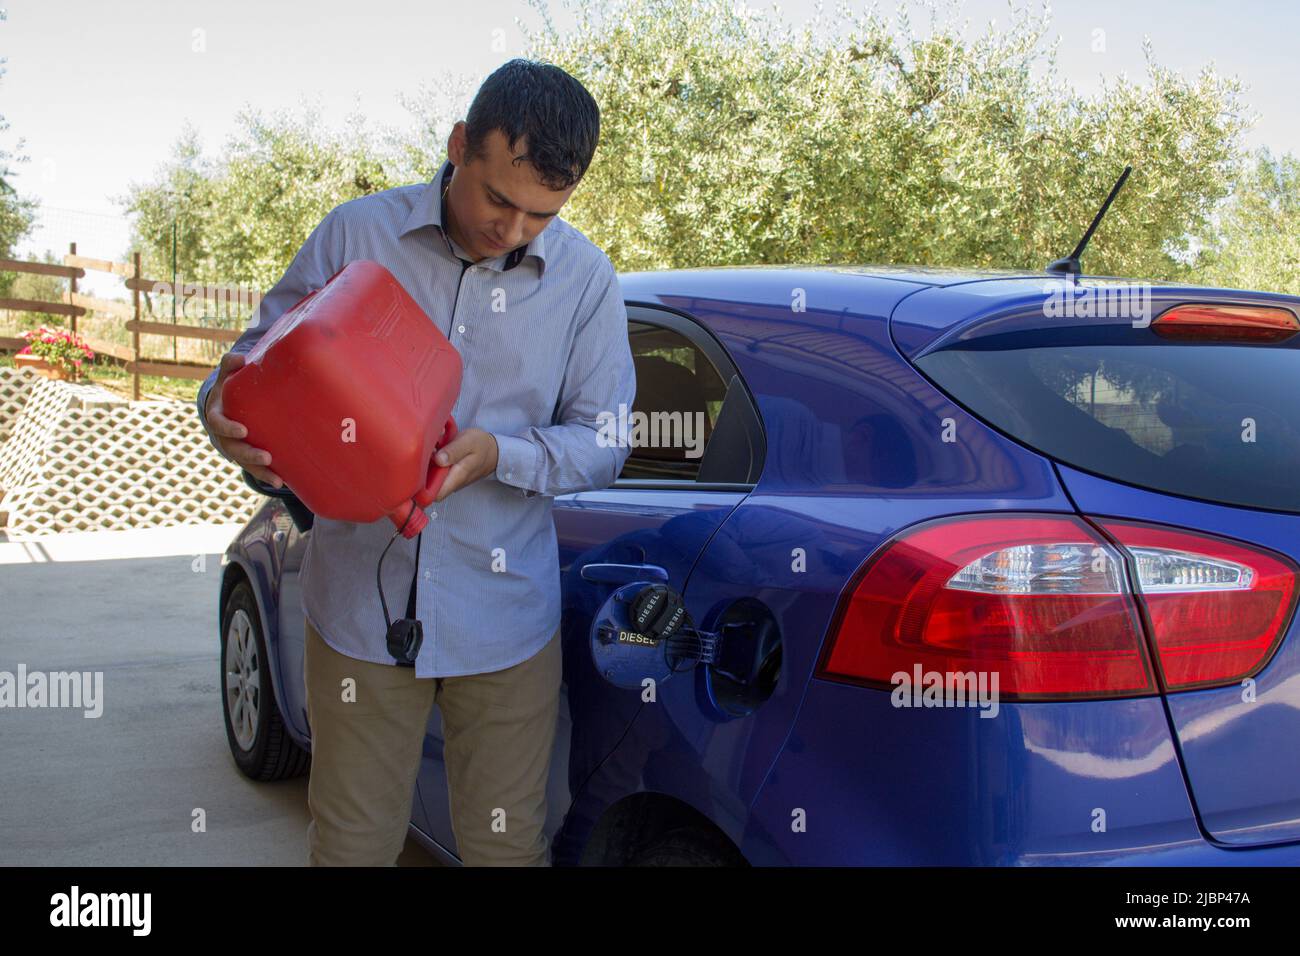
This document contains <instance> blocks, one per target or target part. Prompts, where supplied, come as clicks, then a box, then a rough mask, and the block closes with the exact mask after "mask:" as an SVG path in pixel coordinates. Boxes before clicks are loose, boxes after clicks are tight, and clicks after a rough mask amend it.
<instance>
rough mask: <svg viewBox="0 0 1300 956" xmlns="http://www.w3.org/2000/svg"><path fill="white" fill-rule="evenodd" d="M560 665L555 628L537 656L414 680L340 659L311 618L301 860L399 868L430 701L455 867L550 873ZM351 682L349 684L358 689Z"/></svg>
mask: <svg viewBox="0 0 1300 956" xmlns="http://www.w3.org/2000/svg"><path fill="white" fill-rule="evenodd" d="M560 666H561V659H560V634H559V631H558V629H557V631H556V633H555V634H554V635H552V637H551V640H550V642H549V643H548V644H547V645H546V646H545V647H544V648H543V649H542V650H540V651H538V652H537V653H536V654H535V655H533V656H532V657H531V658H529V659H528V660H526V661H522V662H520V663H519V664H516V665H514V666H513V667H507V668H505V669H504V670H499V671H493V672H490V673H487V674H467V675H465V676H462V677H445V678H443V677H435V678H430V677H425V678H417V677H416V676H415V669H414V668H412V667H396V666H394V665H391V664H375V663H371V662H369V661H359V660H356V659H355V658H352V657H348V656H347V655H345V654H340V653H339V652H338V651H336V650H334V648H332V647H330V646H329V645H328V644H327V643H325V640H324V638H322V637H321V636H320V634H319V633H317V631H316V629H315V628H314V627H312V625H311V622H310V621H307V624H306V649H305V651H304V661H303V677H304V680H305V682H306V685H307V719H308V721H309V722H310V724H311V738H312V739H311V743H312V762H311V778H310V781H309V782H308V785H307V805H308V807H309V809H310V810H311V823H310V824H308V826H307V844H308V864H309V865H311V866H393V865H395V862H396V860H397V856H398V854H399V853H401V851H402V846H403V844H404V843H405V841H406V833H407V824H408V822H409V821H410V817H411V803H412V799H413V797H414V791H415V780H416V776H417V774H418V773H419V769H420V757H421V753H422V750H423V743H424V734H425V729H426V727H427V725H428V722H429V714H430V712H431V708H432V707H433V705H435V704H436V705H437V707H438V710H439V712H440V713H441V715H442V728H443V739H444V748H443V756H444V759H445V760H446V767H447V785H448V791H449V794H448V795H449V798H450V809H451V826H452V832H453V834H454V835H455V837H456V848H457V850H458V853H459V855H460V858H461V860H462V861H463V862H464V863H465V864H466V865H467V866H549V865H550V861H549V857H548V854H549V849H550V847H549V845H548V840H547V838H546V835H545V833H544V832H543V828H544V826H545V823H546V780H547V776H548V773H549V768H550V763H551V751H552V748H553V746H554V743H555V727H556V720H557V717H558V708H559V696H560V677H561V671H560ZM347 678H351V679H352V680H353V681H355V692H352V691H351V690H349V689H348V687H349V686H351V685H345V683H344V681H345V680H346V679H347ZM353 698H355V699H353Z"/></svg>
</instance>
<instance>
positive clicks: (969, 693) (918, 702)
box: [889, 664, 998, 717]
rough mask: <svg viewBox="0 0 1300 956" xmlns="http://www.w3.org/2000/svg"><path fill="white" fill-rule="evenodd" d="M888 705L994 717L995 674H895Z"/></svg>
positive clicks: (918, 671)
mask: <svg viewBox="0 0 1300 956" xmlns="http://www.w3.org/2000/svg"><path fill="white" fill-rule="evenodd" d="M889 682H890V683H891V684H894V685H895V686H894V690H893V691H892V692H891V693H890V695H889V697H890V703H892V704H893V705H894V706H895V707H978V708H979V709H980V716H981V717H996V716H997V715H998V672H997V671H924V672H922V670H921V665H920V664H916V665H914V666H913V667H912V673H910V674H909V673H907V671H895V672H894V674H893V675H892V676H891V677H890V678H889Z"/></svg>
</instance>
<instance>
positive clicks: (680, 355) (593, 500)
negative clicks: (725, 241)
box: [419, 303, 763, 863]
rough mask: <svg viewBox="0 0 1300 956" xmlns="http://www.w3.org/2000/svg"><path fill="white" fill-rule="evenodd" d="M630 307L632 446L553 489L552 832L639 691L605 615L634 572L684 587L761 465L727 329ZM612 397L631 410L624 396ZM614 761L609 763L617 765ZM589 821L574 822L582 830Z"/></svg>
mask: <svg viewBox="0 0 1300 956" xmlns="http://www.w3.org/2000/svg"><path fill="white" fill-rule="evenodd" d="M628 319H629V326H628V339H629V343H630V345H631V350H632V357H633V362H634V364H635V369H636V376H637V389H636V398H635V400H634V402H633V407H632V409H630V410H623V411H624V414H623V415H622V416H621V417H623V418H624V419H625V420H626V422H627V426H626V432H625V436H624V437H625V438H626V440H628V441H629V442H630V443H631V444H632V445H633V447H632V450H631V453H630V455H629V456H628V459H627V461H626V463H625V464H624V467H623V470H622V472H621V473H620V475H619V477H618V478H617V479H616V480H615V482H614V484H613V485H611V486H610V487H608V488H604V489H601V490H598V491H585V492H579V493H576V494H570V495H562V496H558V497H556V498H555V499H554V501H553V508H552V514H553V517H554V520H555V526H556V533H557V540H558V545H559V563H560V574H561V590H562V607H563V617H562V626H561V633H562V641H563V647H564V678H563V686H562V688H561V700H560V713H559V721H558V726H557V732H556V744H555V750H554V752H553V754H552V763H551V777H550V782H549V785H548V793H547V797H548V801H547V811H548V813H547V832H548V834H549V835H551V836H552V837H553V838H554V836H555V835H556V833H557V831H558V829H559V827H560V825H561V823H562V822H563V821H564V818H565V814H566V811H567V810H568V808H569V805H570V801H571V799H572V794H573V793H574V792H577V791H579V790H580V789H581V784H582V782H583V781H584V780H586V779H587V778H588V776H589V775H590V773H591V770H592V769H593V768H594V767H595V766H597V765H598V764H599V763H600V762H601V760H602V759H603V758H604V757H605V756H606V755H607V754H609V753H610V751H611V750H612V749H613V747H614V745H615V744H616V743H617V737H618V733H619V731H620V730H621V728H622V727H623V726H625V725H626V724H627V722H628V721H629V720H630V719H631V717H632V716H633V711H634V710H635V702H636V701H637V699H638V698H637V697H636V695H635V694H629V693H628V692H627V691H625V690H620V689H619V688H616V687H613V686H612V685H610V684H608V683H606V682H605V680H603V679H602V678H601V676H600V675H599V673H598V672H597V671H596V669H595V665H594V662H593V658H592V653H591V631H592V623H593V619H594V618H595V617H596V615H597V613H598V612H599V611H600V609H601V607H602V605H604V604H605V603H606V602H607V601H608V600H609V599H610V595H611V593H612V591H613V590H614V589H615V588H616V587H618V586H619V585H622V584H629V583H635V582H641V581H644V582H647V583H648V582H653V581H663V582H665V583H667V584H668V585H669V586H670V587H673V588H676V589H677V590H678V591H681V590H683V589H684V588H685V585H686V580H687V578H688V576H689V575H690V572H691V569H692V567H693V566H694V564H695V562H696V560H697V559H698V557H699V555H700V553H701V552H702V551H703V549H704V546H705V545H706V544H707V542H708V540H709V538H710V537H711V536H712V535H713V533H714V532H715V531H716V530H717V529H718V527H719V526H720V525H721V524H722V522H723V521H724V520H725V519H726V517H727V515H728V514H730V513H731V511H732V510H733V509H734V508H735V507H736V505H737V504H739V503H740V501H741V500H743V498H744V497H745V495H746V494H748V492H749V491H750V490H751V489H752V487H753V482H754V481H755V480H756V479H757V476H758V473H759V471H760V469H761V467H762V455H763V436H762V428H761V425H760V424H759V419H758V415H757V413H756V411H755V410H754V405H753V401H752V398H751V396H750V395H749V393H748V390H747V389H746V388H745V386H744V384H743V382H742V381H741V379H740V377H739V375H738V374H737V371H736V369H735V367H734V365H733V364H732V362H731V360H730V358H729V357H728V356H727V354H726V353H725V351H724V350H723V349H722V347H721V346H720V345H719V344H718V342H717V341H716V339H714V338H713V336H712V335H711V334H710V333H709V332H708V331H707V330H706V329H705V328H704V327H703V326H702V325H700V324H699V323H697V322H696V321H695V320H694V319H692V318H690V317H689V316H686V315H684V314H681V313H677V312H673V311H669V310H667V309H663V308H660V307H651V306H644V305H638V304H634V303H629V304H628ZM610 411H611V413H613V414H614V415H616V416H619V415H620V410H619V409H611V410H610ZM638 422H639V423H640V430H639V431H638V427H639V426H638ZM434 710H435V712H434V714H433V715H432V716H431V718H430V722H429V728H428V734H427V736H426V739H425V747H424V759H423V761H422V765H421V771H420V783H419V792H420V797H421V800H422V801H423V804H424V809H425V811H426V819H427V820H428V821H429V826H430V828H431V833H430V835H431V836H432V837H433V838H434V839H435V840H437V841H438V842H439V843H440V844H442V845H443V846H444V847H446V848H448V849H453V850H454V846H455V840H454V837H453V835H452V833H451V826H450V818H449V814H448V810H447V780H446V769H445V764H444V762H443V759H442V744H443V740H442V724H441V717H440V715H438V714H437V712H436V711H437V708H435V709H434ZM612 766H613V765H611V764H609V763H607V764H606V765H605V770H606V772H607V773H606V778H608V773H609V771H610V770H611V768H612ZM607 782H608V779H606V780H604V781H602V783H607ZM600 785H601V784H600V783H598V784H596V786H600ZM583 795H584V797H593V796H594V797H595V798H596V799H595V800H594V801H593V803H592V804H591V805H592V806H593V807H595V806H597V805H598V804H599V794H598V793H594V792H593V791H592V790H590V789H588V790H585V791H583ZM588 826H589V824H587V825H581V824H580V825H579V826H577V827H576V828H569V827H566V830H567V831H568V832H569V834H570V835H571V836H572V835H576V834H579V833H584V832H585V830H586V829H587V828H588ZM567 845H568V844H565V843H564V842H563V841H561V842H560V843H557V844H556V847H555V857H554V862H557V863H560V862H565V860H563V859H561V856H562V854H563V853H565V852H566V846H567Z"/></svg>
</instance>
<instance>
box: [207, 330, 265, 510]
mask: <svg viewBox="0 0 1300 956" xmlns="http://www.w3.org/2000/svg"><path fill="white" fill-rule="evenodd" d="M243 367H244V356H243V355H242V354H239V353H237V352H227V353H226V354H225V355H224V356H222V358H221V365H220V367H219V369H218V371H217V381H216V382H215V383H214V384H213V386H212V388H211V389H210V390H209V391H208V403H207V407H206V408H205V409H204V415H205V416H206V417H207V420H208V429H209V430H210V431H211V432H212V437H213V438H214V439H216V441H217V444H218V445H220V446H221V451H222V454H224V455H225V456H226V457H227V458H229V459H230V460H231V461H233V462H234V463H235V464H237V465H239V466H240V467H242V468H246V469H247V470H248V472H249V474H251V475H252V476H253V477H254V478H258V479H261V480H262V481H264V482H266V483H267V484H268V485H272V486H273V487H275V488H280V487H282V486H283V485H284V480H283V479H282V478H281V477H280V476H279V475H277V474H276V473H275V472H273V471H272V470H271V469H270V468H268V467H267V465H269V464H271V453H270V452H269V451H264V450H263V449H261V448H254V447H253V446H252V445H250V444H249V443H248V442H246V441H241V440H240V439H242V438H245V437H247V435H248V429H247V428H245V427H244V426H243V425H241V424H240V423H239V422H237V421H234V420H233V419H229V418H227V417H226V416H225V415H224V414H222V410H221V386H222V385H223V384H224V383H225V381H226V379H227V378H228V377H230V375H231V374H232V373H234V372H235V370H237V369H240V368H243Z"/></svg>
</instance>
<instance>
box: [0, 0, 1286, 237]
mask: <svg viewBox="0 0 1300 956" xmlns="http://www.w3.org/2000/svg"><path fill="white" fill-rule="evenodd" d="M0 2H3V0H0ZM1018 5H1019V6H1023V5H1024V4H1023V2H1021V3H1019V4H1018ZM549 6H550V9H551V15H552V19H553V20H554V21H555V22H556V24H557V25H558V26H560V27H561V28H563V27H564V26H565V25H566V24H568V23H570V22H572V18H571V16H570V15H569V14H568V13H567V11H566V10H565V8H564V6H563V4H562V2H554V0H553V2H551V3H550V5H549ZM748 6H749V7H750V8H751V9H753V8H757V9H759V10H761V11H764V12H766V13H768V14H769V15H776V16H779V17H781V18H782V19H784V20H785V21H786V22H788V23H790V24H794V25H798V24H801V23H803V22H804V21H805V20H807V19H808V18H809V17H811V16H812V15H813V13H814V12H815V3H814V2H813V0H787V2H785V3H782V4H780V6H779V7H778V8H777V11H776V12H775V13H774V12H773V9H772V5H771V4H758V3H749V4H748ZM834 6H835V4H834V3H833V2H831V3H828V4H826V9H827V12H828V13H829V11H831V10H833V8H834ZM850 6H851V8H852V9H854V10H860V9H863V8H864V4H863V3H861V2H854V3H851V4H850ZM1032 6H1033V7H1034V9H1038V5H1037V4H1034V5H1032ZM3 7H4V9H5V10H6V11H7V14H8V18H7V21H5V22H3V23H0V55H2V56H4V57H6V59H7V63H6V70H7V72H6V74H5V76H4V77H3V79H0V115H3V116H4V117H5V119H6V120H7V121H8V122H9V124H10V128H9V129H8V130H7V131H5V132H4V133H0V144H3V146H4V147H5V148H7V149H10V150H11V151H12V150H13V149H14V147H15V145H16V142H17V140H18V138H20V137H21V138H22V139H23V140H24V144H23V152H24V153H25V154H26V155H28V156H29V157H30V160H29V161H28V162H26V163H24V164H22V165H19V166H17V167H16V169H17V171H18V175H17V176H15V177H14V180H13V183H14V185H15V187H16V188H17V189H18V190H19V192H20V193H22V194H25V195H29V196H33V197H35V198H37V199H38V200H40V202H41V207H42V208H41V213H40V229H39V230H38V232H37V233H36V234H35V235H34V236H33V237H32V239H30V240H28V241H27V242H26V243H25V245H24V247H22V248H21V250H20V254H24V255H25V254H27V253H28V252H33V251H36V250H41V249H44V248H52V249H54V250H55V251H56V253H57V252H66V251H67V243H68V241H69V240H70V239H72V240H76V241H77V243H78V252H80V253H82V254H84V255H90V256H96V257H102V258H114V257H118V256H120V255H122V253H123V251H124V249H125V246H126V241H127V240H126V237H127V231H126V230H127V224H126V220H125V219H124V218H123V217H122V214H121V207H120V205H119V204H118V203H117V202H115V199H116V198H117V197H119V196H121V195H122V194H123V193H124V192H125V190H126V188H127V186H128V185H129V184H130V183H131V182H133V181H135V182H143V181H146V180H148V179H150V178H151V177H152V174H153V173H154V172H155V171H156V169H157V168H158V167H159V166H160V165H161V164H162V163H164V162H165V161H166V160H167V159H168V158H169V156H170V154H171V148H172V145H173V144H174V142H175V141H176V138H177V137H178V135H179V134H180V132H181V129H182V125H183V123H184V122H185V121H186V120H189V121H190V122H191V123H193V125H194V126H195V127H196V128H197V129H198V131H199V134H200V136H201V138H202V142H203V144H204V148H205V152H206V153H207V154H208V155H209V156H215V155H217V153H218V152H219V150H220V148H221V146H222V144H223V143H224V141H225V140H226V138H227V136H228V135H229V134H230V133H231V131H232V130H233V129H234V128H235V118H236V115H237V113H238V112H239V110H240V109H241V108H242V107H256V108H258V109H261V110H263V111H265V112H267V113H270V112H273V111H275V110H276V109H280V108H293V107H295V106H296V105H298V104H299V103H300V101H301V99H302V98H304V97H305V98H308V99H310V100H312V101H313V102H316V103H319V105H320V107H321V109H322V115H323V116H324V118H325V120H326V121H327V122H330V123H331V124H332V125H335V126H341V125H342V120H343V117H344V116H345V115H346V114H347V113H348V112H349V111H351V110H353V109H358V108H359V109H360V110H361V111H362V112H363V114H364V115H365V116H366V117H367V119H368V121H369V123H368V125H371V126H372V127H373V126H382V125H394V126H406V125H408V124H409V123H410V122H411V116H410V114H409V112H408V111H407V110H406V109H405V108H403V107H402V105H401V104H400V103H399V102H398V95H399V94H404V95H407V96H413V95H415V94H416V93H417V92H418V91H419V89H420V88H421V86H422V85H427V84H437V83H440V82H445V78H446V75H447V74H448V73H452V74H470V75H472V76H474V77H476V78H478V79H481V78H482V77H484V76H486V75H487V73H489V72H491V70H492V69H493V68H495V67H496V66H497V65H499V64H500V63H502V62H504V61H505V60H508V59H510V58H511V57H513V56H517V55H519V54H520V53H521V52H522V48H523V45H524V36H523V34H522V33H521V32H520V31H519V29H518V28H517V26H516V24H515V18H516V17H518V18H519V19H521V20H523V21H524V22H525V23H526V24H531V25H537V24H538V23H539V22H540V21H539V18H538V15H537V13H536V12H535V10H534V8H533V7H532V6H530V5H529V4H527V3H525V2H520V0H474V2H473V3H449V2H443V0H367V2H365V3H357V2H355V0H111V2H109V0H8V2H7V3H4V4H3ZM894 7H895V3H893V2H892V0H891V2H885V3H880V4H878V8H879V9H880V10H881V11H882V12H890V11H892V10H893V9H894ZM958 10H959V12H958V17H957V19H959V20H968V21H969V23H970V28H969V31H968V32H969V33H970V34H976V33H982V32H983V30H984V28H985V26H986V25H987V23H988V21H990V20H998V21H1001V22H1003V23H1005V22H1007V20H1008V18H1009V17H1008V4H1007V3H1006V2H1005V0H1003V2H996V0H967V2H965V3H962V4H961V5H960V6H959V8H958ZM1051 10H1052V23H1051V29H1050V34H1051V35H1059V36H1060V38H1061V42H1060V46H1059V51H1058V65H1059V68H1060V72H1061V75H1062V76H1063V77H1064V78H1066V79H1067V80H1068V81H1069V82H1070V84H1071V85H1073V86H1074V87H1075V88H1076V89H1077V90H1079V91H1080V92H1084V93H1088V92H1092V91H1095V90H1096V89H1098V88H1099V86H1100V84H1101V82H1102V78H1103V77H1115V76H1117V75H1119V74H1120V73H1127V74H1128V75H1129V76H1130V77H1133V78H1141V77H1142V76H1143V75H1144V74H1145V66H1144V61H1143V55H1142V40H1143V37H1144V36H1145V37H1149V38H1150V40H1151V42H1152V44H1153V46H1154V50H1155V54H1156V58H1157V60H1158V61H1159V62H1160V63H1161V64H1162V65H1165V66H1168V67H1171V68H1173V69H1175V70H1177V71H1179V72H1180V73H1183V74H1185V75H1188V76H1191V75H1195V74H1196V73H1197V72H1198V71H1199V70H1200V69H1201V68H1202V67H1204V66H1206V65H1213V66H1214V67H1215V69H1216V70H1217V71H1218V72H1219V73H1221V74H1226V75H1235V76H1237V77H1238V78H1239V79H1240V80H1241V81H1242V82H1243V83H1244V84H1246V86H1247V87H1248V89H1247V91H1246V94H1245V96H1244V101H1245V103H1246V105H1247V106H1248V107H1249V108H1250V109H1252V110H1253V111H1254V112H1256V113H1258V114H1259V118H1258V121H1257V124H1256V126H1255V128H1254V129H1253V130H1252V131H1251V132H1250V133H1249V135H1248V138H1247V143H1248V145H1251V146H1267V147H1269V148H1270V149H1272V150H1273V151H1274V152H1275V153H1282V152H1287V151H1290V152H1294V153H1297V154H1300V119H1297V111H1296V109H1295V106H1294V89H1295V82H1296V78H1297V76H1298V75H1300V71H1298V70H1297V67H1296V62H1295V38H1296V37H1297V35H1300V3H1295V2H1283V0H1235V2H1209V0H1122V2H1121V0H1060V2H1057V3H1055V4H1053V5H1052V7H1051ZM925 19H926V18H925V17H914V20H913V22H914V23H916V24H917V25H918V26H920V25H921V24H923V23H924V22H925ZM1098 31H1101V32H1100V33H1098ZM1099 41H1100V42H1099ZM1098 47H1100V49H1098ZM471 89H472V87H471ZM464 106H465V107H467V106H468V103H465V104H464ZM462 109H463V107H462ZM439 158H441V157H439Z"/></svg>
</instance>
